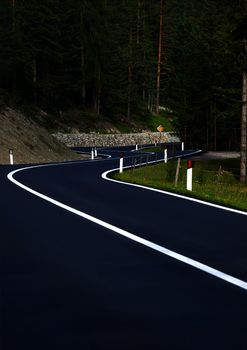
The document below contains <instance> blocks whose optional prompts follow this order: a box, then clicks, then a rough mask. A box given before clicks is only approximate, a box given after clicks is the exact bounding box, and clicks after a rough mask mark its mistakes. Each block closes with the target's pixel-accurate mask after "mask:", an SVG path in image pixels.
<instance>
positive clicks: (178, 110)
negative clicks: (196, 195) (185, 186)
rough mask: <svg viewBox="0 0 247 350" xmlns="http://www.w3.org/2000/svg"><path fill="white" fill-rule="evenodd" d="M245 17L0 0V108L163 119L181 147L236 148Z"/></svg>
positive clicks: (237, 10) (221, 9)
mask: <svg viewBox="0 0 247 350" xmlns="http://www.w3.org/2000/svg"><path fill="white" fill-rule="evenodd" d="M246 13H247V5H246V0H235V1H232V0H221V1H217V0H200V1H198V0H184V1H181V0H153V1H149V0H117V1H116V0H111V1H109V0H42V1H37V0H1V1H0V95H1V99H2V100H4V99H5V100H8V99H9V98H12V99H14V100H15V101H18V102H19V103H26V104H32V105H35V106H37V107H39V108H41V109H43V110H45V111H63V110H68V109H70V108H78V109H81V110H89V111H91V112H93V113H95V114H96V115H103V116H104V115H105V116H108V117H110V118H112V120H113V121H114V118H118V117H119V116H124V117H125V118H126V119H129V120H131V118H133V116H136V115H139V116H141V117H142V118H145V115H147V113H157V114H158V113H160V111H165V112H166V113H168V114H170V116H171V117H172V119H173V122H174V125H175V127H176V128H177V130H178V131H179V132H180V133H181V135H182V136H183V138H184V140H185V142H187V143H188V144H189V143H193V144H194V145H198V146H199V147H203V148H204V149H212V150H216V149H239V147H240V141H241V118H242V126H243V125H246V117H245V121H244V118H243V114H244V113H243V101H244V100H243V96H244V95H245V94H244V86H245V83H244V81H245V79H246V71H247V49H246V27H247V16H246ZM245 89H246V86H245ZM245 110H246V109H245ZM244 122H245V124H244ZM242 137H243V135H242ZM244 137H245V140H246V134H245V136H244Z"/></svg>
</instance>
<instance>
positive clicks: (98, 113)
mask: <svg viewBox="0 0 247 350" xmlns="http://www.w3.org/2000/svg"><path fill="white" fill-rule="evenodd" d="M100 107H101V69H100V67H99V69H98V86H97V109H96V113H97V115H100Z"/></svg>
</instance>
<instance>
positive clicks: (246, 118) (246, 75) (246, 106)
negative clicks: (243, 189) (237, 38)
mask: <svg viewBox="0 0 247 350" xmlns="http://www.w3.org/2000/svg"><path fill="white" fill-rule="evenodd" d="M245 49H247V41H246V40H245ZM242 102H243V105H242V120H241V149H240V181H241V182H245V181H246V150H247V147H246V146H247V139H246V137H247V133H246V131H247V130H246V129H247V72H246V71H244V72H243V94H242Z"/></svg>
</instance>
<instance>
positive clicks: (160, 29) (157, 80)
mask: <svg viewBox="0 0 247 350" xmlns="http://www.w3.org/2000/svg"><path fill="white" fill-rule="evenodd" d="M163 12H164V4H163V0H160V26H159V44H158V63H157V79H156V104H155V111H156V113H157V114H158V113H159V105H160V76H161V57H162V44H163V27H164V23H163V22H164V20H163V16H164V13H163Z"/></svg>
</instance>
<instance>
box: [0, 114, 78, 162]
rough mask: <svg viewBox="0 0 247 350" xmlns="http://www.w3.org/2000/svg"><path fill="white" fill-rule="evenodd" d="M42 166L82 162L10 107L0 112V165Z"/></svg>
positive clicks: (42, 129) (31, 121)
mask: <svg viewBox="0 0 247 350" xmlns="http://www.w3.org/2000/svg"><path fill="white" fill-rule="evenodd" d="M9 149H13V153H14V163H17V164H24V163H43V162H57V161H64V160H76V159H82V156H79V155H76V154H75V153H73V152H72V151H70V150H69V149H68V148H67V147H66V146H64V145H63V144H61V143H60V142H58V141H57V140H56V139H55V138H54V137H53V136H52V135H50V134H49V133H48V132H47V131H46V130H45V129H44V128H42V127H40V126H39V125H37V124H36V123H35V122H34V121H33V120H30V119H29V118H27V117H25V116H24V115H23V114H21V113H20V112H18V111H16V110H13V109H11V108H5V109H4V110H2V111H0V164H9Z"/></svg>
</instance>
